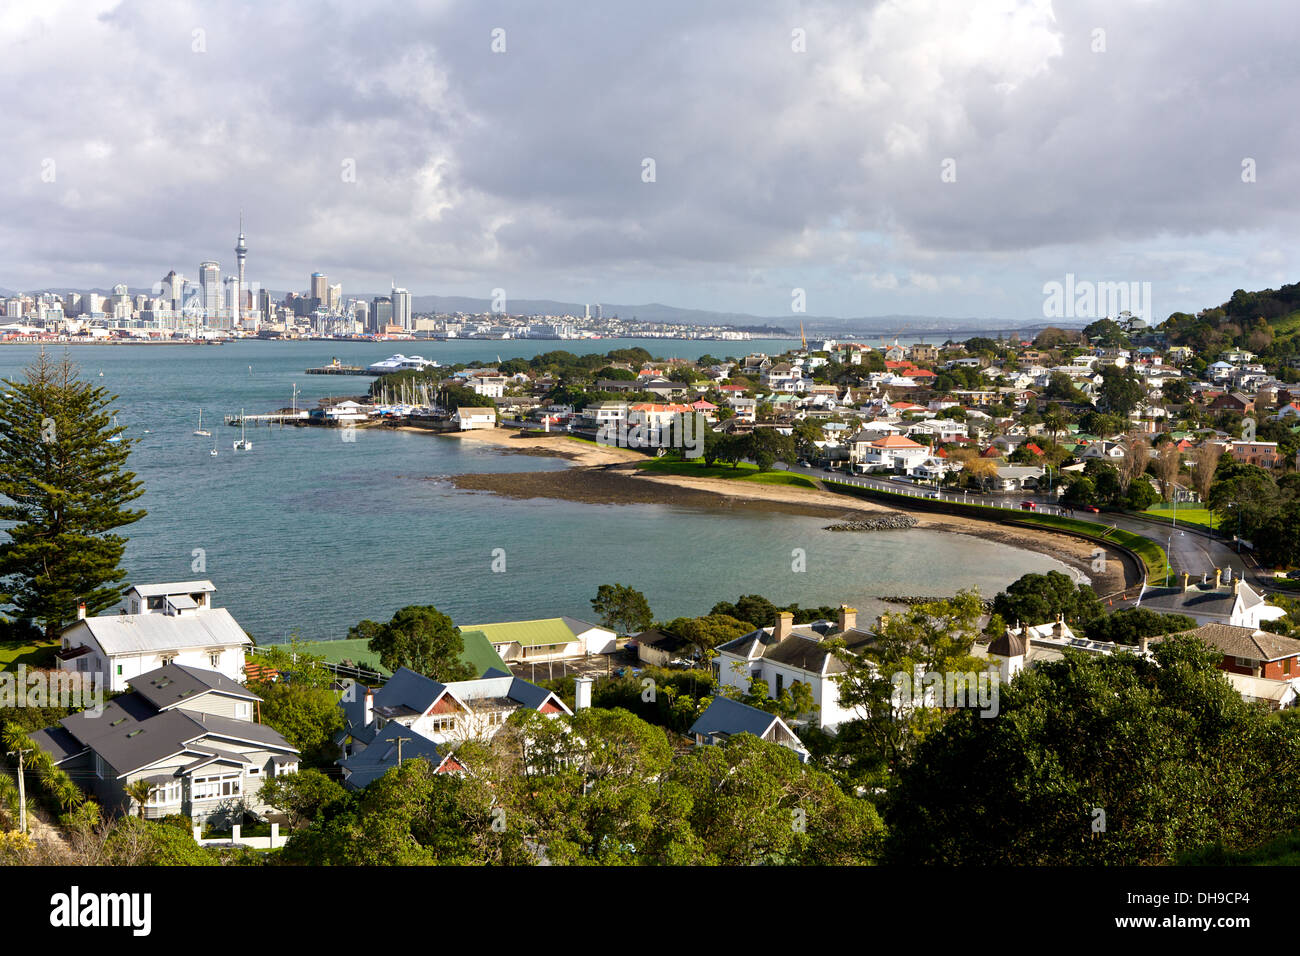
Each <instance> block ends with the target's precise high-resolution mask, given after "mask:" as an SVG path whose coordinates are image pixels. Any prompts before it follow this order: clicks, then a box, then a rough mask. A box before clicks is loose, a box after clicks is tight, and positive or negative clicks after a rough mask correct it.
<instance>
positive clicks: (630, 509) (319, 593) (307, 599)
mask: <svg viewBox="0 0 1300 956" xmlns="http://www.w3.org/2000/svg"><path fill="white" fill-rule="evenodd" d="M638 345H639V346H641V347H644V348H646V349H647V350H649V351H650V352H651V353H652V354H654V355H656V356H660V357H665V358H666V357H673V356H678V357H684V358H697V357H699V356H700V355H703V354H706V353H707V354H712V355H716V356H719V357H723V356H726V355H742V354H746V353H748V352H750V351H765V352H767V353H768V354H774V353H779V352H780V351H782V350H784V349H786V348H789V347H790V343H789V342H787V341H759V340H755V341H751V342H697V341H684V340H658V339H651V340H638V339H602V340H594V341H590V340H588V341H578V340H565V341H528V340H505V341H475V340H464V341H457V342H446V343H442V342H427V343H426V342H419V343H411V342H401V343H398V342H387V343H347V342H259V341H246V342H233V343H229V344H226V345H222V346H160V345H146V346H89V345H78V346H72V347H69V348H68V349H67V351H68V353H69V354H70V355H71V356H72V358H73V360H74V361H75V362H77V364H78V365H79V366H80V367H81V369H82V374H83V375H84V376H85V377H86V378H89V379H91V380H93V381H94V382H95V383H96V384H100V385H103V386H104V387H105V388H107V389H109V391H110V392H112V393H113V394H116V395H118V396H119V399H118V401H117V402H116V403H115V406H114V407H115V408H116V409H117V410H118V418H119V422H120V423H121V424H122V425H125V426H127V429H128V434H129V435H130V437H132V438H134V439H138V442H139V443H138V444H137V445H136V447H135V448H134V449H133V451H132V454H131V461H130V465H131V468H132V469H133V470H134V471H135V472H136V473H137V475H138V476H139V477H140V478H141V480H143V481H144V483H145V489H146V491H145V494H144V496H143V497H142V498H141V499H140V501H139V502H138V505H139V506H140V507H143V508H145V509H147V511H148V512H149V513H148V515H147V516H146V517H145V518H144V519H142V520H141V521H139V522H137V523H136V524H134V525H131V526H129V527H127V528H126V529H124V530H125V533H126V534H127V535H128V536H129V537H130V543H129V545H128V547H127V552H126V556H125V559H124V565H125V568H126V570H127V571H128V574H129V580H131V581H135V582H159V581H177V580H189V579H193V578H208V579H211V580H212V581H213V583H214V584H215V585H216V586H217V598H216V603H217V605H218V606H224V607H226V608H228V609H229V610H230V611H231V613H232V614H233V615H234V616H235V618H236V620H238V621H239V622H240V623H241V624H242V625H243V626H244V628H245V629H246V630H248V631H249V632H250V633H251V634H252V635H253V636H254V637H255V638H256V639H257V640H259V641H262V642H268V641H278V640H284V639H286V638H287V637H288V636H289V635H290V634H291V633H295V632H296V633H297V634H299V635H300V636H301V637H302V638H304V639H329V638H340V637H345V636H346V634H347V629H348V627H349V626H351V625H353V624H356V623H357V622H358V621H360V620H362V619H363V618H371V619H375V620H381V619H387V618H388V617H389V616H391V615H392V613H393V612H394V611H395V610H397V609H398V608H400V607H403V606H405V605H407V604H433V605H436V606H437V607H438V608H439V609H441V610H442V611H444V612H446V613H447V614H449V615H451V617H452V618H453V620H455V621H456V622H457V623H458V624H461V625H470V624H481V623H487V622H492V621H503V620H517V619H533V618H545V617H555V616H558V615H569V616H573V617H577V618H581V619H590V618H591V617H592V612H591V605H590V600H591V598H592V597H593V596H594V595H595V593H596V588H597V587H598V586H599V585H601V584H608V583H615V582H618V583H623V584H629V585H632V586H634V587H636V588H638V589H640V590H642V591H644V592H645V594H646V596H647V598H648V599H649V601H650V605H651V607H652V608H653V610H654V612H655V614H656V617H659V618H661V619H665V620H666V619H669V618H672V617H676V616H678V615H695V614H703V613H707V612H708V610H709V609H710V608H711V607H712V606H713V605H714V604H715V603H716V602H718V601H722V600H728V601H734V600H735V599H736V598H737V597H739V596H740V595H741V594H762V595H764V596H766V597H768V598H770V599H771V600H773V601H775V602H776V603H778V604H786V603H790V602H798V603H799V604H801V605H804V606H808V605H823V604H839V603H841V602H848V603H851V604H853V605H854V606H856V607H858V608H859V610H860V611H861V612H862V614H863V618H864V620H870V619H871V617H872V616H874V614H876V613H879V612H880V611H881V610H882V609H883V605H881V604H880V602H879V601H878V600H877V597H878V596H880V595H895V594H927V595H930V594H935V595H938V594H949V593H953V592H955V591H956V590H958V589H959V588H971V587H976V588H979V589H980V591H981V593H983V594H986V595H990V596H991V595H992V594H993V593H995V592H996V591H998V590H1000V589H1001V588H1003V587H1005V586H1006V585H1007V584H1008V583H1010V582H1011V581H1013V580H1015V579H1016V578H1017V577H1019V576H1020V575H1021V574H1023V573H1026V572H1028V571H1045V570H1049V569H1057V570H1065V565H1064V564H1062V563H1061V562H1059V561H1056V560H1055V559H1053V558H1050V557H1048V556H1045V555H1039V554H1035V553H1031V552H1025V551H1021V550H1018V549H1015V548H1012V547H1009V546H1007V545H1003V544H999V543H995V542H989V541H983V540H979V539H976V538H972V537H969V536H965V535H954V534H946V533H943V532H936V531H919V530H908V531H896V532H873V533H868V534H857V533H834V532H828V531H825V530H823V529H824V526H825V525H827V524H830V523H831V522H830V521H828V520H827V519H825V518H815V517H804V516H794V515H784V514H780V513H773V512H747V511H744V510H741V509H734V508H728V509H720V510H704V509H698V508H685V507H675V506H670V505H644V504H635V505H592V504H585V503H578V502H567V501H555V500H549V499H532V500H515V499H508V498H502V497H498V496H495V495H491V494H485V493H478V492H462V491H457V490H456V489H454V488H453V487H452V486H451V485H450V484H449V483H447V482H445V481H440V480H438V476H447V475H454V474H471V473H478V472H516V471H535V470H557V469H563V468H567V467H569V466H568V464H567V463H566V462H564V461H561V460H557V459H551V458H539V457H533V456H524V455H511V454H505V453H503V452H502V451H501V450H500V449H498V448H494V447H488V446H484V445H478V444H475V443H470V442H461V441H458V440H456V439H446V438H438V437H435V436H432V435H426V434H419V433H413V432H393V431H386V430H385V431H367V430H359V431H357V432H356V433H355V435H356V440H355V441H354V442H345V441H342V433H341V432H339V431H336V430H327V429H315V428H293V427H289V428H274V427H273V428H266V427H262V428H251V429H249V430H248V437H249V440H250V441H252V442H253V448H252V450H251V451H248V452H239V453H236V452H235V451H234V450H233V449H232V447H231V443H232V441H233V439H234V438H236V437H238V430H237V429H233V428H229V427H226V426H224V425H222V423H221V422H222V416H224V415H233V414H237V413H238V412H239V411H240V409H241V408H243V409H246V410H247V411H248V412H249V413H250V414H253V413H257V412H266V411H271V410H274V409H277V408H280V407H283V406H287V405H289V404H290V401H291V396H292V392H293V388H294V386H295V385H296V386H297V388H298V389H299V394H298V403H299V407H315V405H316V402H317V399H319V398H321V397H323V396H327V395H336V396H345V395H356V394H361V393H363V392H364V391H365V389H366V387H367V385H368V384H369V382H370V379H369V378H366V377H343V376H313V375H305V374H304V369H306V368H308V367H314V366H320V365H325V364H327V363H328V362H329V361H330V360H331V358H333V357H338V358H339V359H340V361H341V362H343V363H344V364H356V365H364V364H369V363H370V362H374V361H377V360H379V359H382V358H385V357H387V356H388V355H391V354H393V353H394V352H397V351H401V352H405V353H406V354H412V353H416V354H420V355H423V356H425V357H426V358H434V359H437V360H438V361H440V362H442V363H444V364H447V365H450V364H454V363H457V362H470V361H475V360H480V361H495V360H496V358H497V356H498V355H500V357H501V358H502V359H506V358H510V357H513V356H523V357H531V356H532V355H534V354H536V353H538V352H545V351H552V350H558V349H564V350H567V351H572V352H577V353H586V352H600V353H604V352H607V351H609V350H611V349H615V348H628V347H634V346H638ZM37 351H38V347H37V346H27V345H21V346H4V347H0V376H2V377H5V378H12V377H14V376H15V375H18V374H20V373H21V370H22V368H23V366H25V365H26V364H28V363H29V362H30V361H31V360H32V359H33V358H34V357H35V355H36V354H37ZM52 351H53V352H54V354H56V355H57V354H61V353H62V351H63V349H62V348H61V347H55V348H53V349H52ZM101 373H102V375H101ZM200 407H201V408H203V410H204V427H205V428H208V429H209V430H210V431H212V432H213V433H214V437H215V439H216V446H217V449H218V452H219V454H218V455H217V457H215V458H214V457H212V456H211V455H210V450H211V448H212V447H213V439H212V438H202V437H197V436H194V435H193V434H192V432H193V431H194V429H195V427H196V424H197V418H198V412H199V409H200ZM497 549H501V550H502V551H503V552H504V558H505V568H506V569H505V571H504V572H503V573H494V572H493V571H492V564H493V558H494V554H497V553H498V552H497ZM795 549H802V551H803V552H804V553H805V555H806V558H805V561H806V570H805V571H802V572H800V571H796V570H794V567H795V566H797V563H798V562H797V556H796V555H795V553H794V552H795ZM765 623H766V622H765Z"/></svg>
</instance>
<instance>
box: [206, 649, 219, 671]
mask: <svg viewBox="0 0 1300 956" xmlns="http://www.w3.org/2000/svg"><path fill="white" fill-rule="evenodd" d="M208 663H209V664H211V665H212V666H213V667H220V666H221V652H220V651H218V652H217V653H215V654H209V655H208Z"/></svg>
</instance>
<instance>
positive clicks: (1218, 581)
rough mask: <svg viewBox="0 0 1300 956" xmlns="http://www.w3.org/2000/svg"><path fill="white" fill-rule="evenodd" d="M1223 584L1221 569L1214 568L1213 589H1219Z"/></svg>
mask: <svg viewBox="0 0 1300 956" xmlns="http://www.w3.org/2000/svg"><path fill="white" fill-rule="evenodd" d="M1222 586H1223V569H1222V568H1215V569H1214V590H1216V591H1217V590H1219V588H1221V587H1222Z"/></svg>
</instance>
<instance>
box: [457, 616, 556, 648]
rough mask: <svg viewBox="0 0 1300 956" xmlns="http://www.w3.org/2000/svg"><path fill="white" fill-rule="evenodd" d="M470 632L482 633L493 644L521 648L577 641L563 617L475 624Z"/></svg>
mask: <svg viewBox="0 0 1300 956" xmlns="http://www.w3.org/2000/svg"><path fill="white" fill-rule="evenodd" d="M468 630H471V631H476V632H479V633H482V634H483V635H484V636H486V637H487V639H488V641H490V642H491V643H493V644H518V645H519V646H520V647H538V646H541V645H550V644H572V643H573V642H574V641H575V640H577V635H575V634H574V633H573V629H572V628H570V627H569V625H568V624H565V623H564V618H562V617H548V618H545V619H544V620H540V621H506V622H504V623H501V624H475V625H473V626H472V627H470V628H469V629H468Z"/></svg>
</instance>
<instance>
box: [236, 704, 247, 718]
mask: <svg viewBox="0 0 1300 956" xmlns="http://www.w3.org/2000/svg"><path fill="white" fill-rule="evenodd" d="M235 716H236V717H238V718H239V719H240V720H247V719H248V704H247V703H244V702H242V701H241V702H240V703H238V704H236V705H235Z"/></svg>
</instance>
